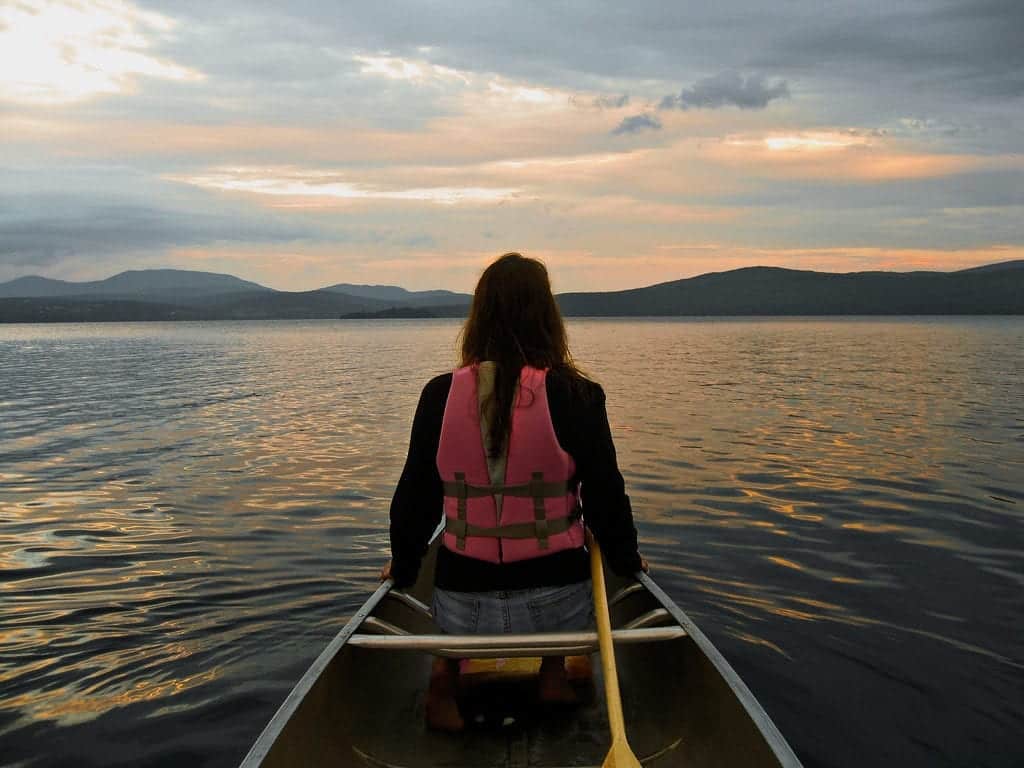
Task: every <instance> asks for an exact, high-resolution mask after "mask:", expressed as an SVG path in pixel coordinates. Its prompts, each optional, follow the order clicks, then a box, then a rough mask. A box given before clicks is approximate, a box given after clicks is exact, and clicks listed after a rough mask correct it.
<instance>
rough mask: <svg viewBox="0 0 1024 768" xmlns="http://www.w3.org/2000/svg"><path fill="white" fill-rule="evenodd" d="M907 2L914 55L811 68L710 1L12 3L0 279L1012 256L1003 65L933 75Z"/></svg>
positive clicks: (0, 181) (1016, 105) (331, 276)
mask: <svg viewBox="0 0 1024 768" xmlns="http://www.w3.org/2000/svg"><path fill="white" fill-rule="evenodd" d="M915 13H916V14H917V15H918V16H920V22H921V23H920V24H918V25H916V26H914V27H913V30H916V31H912V32H908V34H909V35H910V36H911V37H914V36H915V35H917V36H919V37H920V38H921V42H920V45H919V46H918V47H915V46H913V45H911V44H910V41H909V40H908V42H907V46H906V47H905V48H900V49H894V48H890V47H888V46H889V43H888V40H889V38H888V37H887V32H886V27H885V26H884V24H882V21H881V20H880V19H879V20H876V21H877V23H876V21H872V22H871V23H870V24H868V23H867V22H866V21H865V22H863V24H862V25H861V26H859V27H858V28H859V29H862V30H863V35H864V39H863V40H862V43H863V46H864V50H863V51H862V52H858V51H857V50H853V49H850V50H848V51H843V52H842V53H841V55H842V56H843V57H846V59H848V61H846V64H845V65H844V66H843V67H838V66H837V67H832V66H822V65H821V62H820V61H818V60H813V57H812V58H811V59H809V58H808V57H807V55H806V54H805V53H804V51H805V49H806V50H817V48H815V46H821V45H823V44H824V43H823V42H822V41H828V40H830V39H832V38H829V37H828V31H827V30H828V29H831V27H830V26H829V25H828V24H826V25H825V26H824V27H822V26H821V24H822V23H823V22H821V21H820V19H819V16H818V11H817V9H816V7H815V6H813V4H811V3H809V2H808V3H802V2H801V3H795V4H793V5H792V6H791V7H787V8H786V9H785V10H780V11H779V13H778V19H777V20H774V21H772V22H770V23H768V22H766V21H765V20H764V19H763V18H760V17H755V15H753V14H752V15H751V17H750V18H749V19H748V18H746V17H745V16H743V15H742V14H740V15H737V14H735V13H730V14H728V26H729V29H730V34H729V35H728V36H726V37H722V36H718V37H714V36H713V37H714V39H713V40H711V39H710V38H708V37H707V36H706V35H703V34H702V33H700V32H699V30H700V29H704V28H707V29H712V28H715V25H716V24H720V23H722V18H720V14H719V13H718V12H717V11H714V10H712V9H705V10H704V11H701V12H700V13H698V14H697V17H696V18H688V19H687V20H686V23H685V24H684V23H682V20H681V19H680V18H679V17H678V15H677V14H675V13H674V12H671V11H670V9H669V8H668V7H666V8H664V9H663V13H662V15H661V16H659V17H657V18H654V17H652V18H649V19H646V21H644V22H642V23H641V21H640V20H639V18H640V15H639V13H637V14H630V13H629V12H628V9H623V8H622V7H621V6H615V7H612V6H610V5H608V6H607V7H606V6H604V5H602V3H600V2H599V3H597V4H596V5H595V7H594V8H592V9H591V11H590V12H589V14H588V19H589V20H588V22H587V24H584V25H580V24H575V25H570V26H568V27H567V26H566V25H567V24H569V23H570V22H571V21H572V20H571V19H568V18H566V17H564V13H563V12H562V11H555V10H547V11H538V17H537V18H536V19H534V20H533V21H531V22H530V23H527V22H526V21H525V20H524V17H523V16H522V15H521V14H519V13H517V12H516V11H514V10H513V9H511V8H510V9H506V10H502V9H500V8H494V9H491V10H490V11H488V12H487V13H476V12H474V13H472V14H470V15H469V16H468V17H467V18H466V19H465V20H462V19H463V17H464V16H466V9H465V8H464V7H456V6H451V7H449V6H447V5H445V4H443V3H442V4H440V5H438V6H437V7H436V8H434V9H433V10H432V11H431V12H429V13H428V12H426V11H421V10H418V9H416V8H405V9H404V10H403V11H402V12H401V13H397V14H393V15H392V16H393V17H388V18H384V19H381V18H379V17H378V16H375V15H374V14H371V13H370V11H369V10H367V11H365V13H364V11H363V10H361V9H357V8H355V7H349V6H337V7H335V6H327V5H325V6H323V7H320V6H317V5H316V4H315V3H314V4H313V6H310V7H307V8H305V9H304V10H303V11H301V12H300V11H297V10H289V9H287V8H286V7H285V6H280V7H279V8H276V9H274V10H271V9H269V8H264V9H259V8H254V7H252V6H251V5H250V4H244V3H239V4H235V3H234V2H233V0H228V4H227V5H218V6H217V10H216V12H214V10H213V7H212V6H210V7H203V6H179V5H175V4H171V3H158V2H156V0H152V1H151V2H131V1H130V0H79V1H78V2H71V1H70V0H67V1H64V2H58V1H56V0H54V1H44V0H17V2H13V3H8V4H6V5H4V6H3V7H2V8H0V131H2V133H3V136H4V141H3V142H2V143H0V168H2V169H3V173H2V174H0V198H2V203H3V206H2V211H3V212H2V214H0V243H3V245H2V247H0V281H4V280H9V279H12V278H15V277H19V276H22V275H26V274H42V275H46V276H50V277H58V278H65V279H85V278H90V279H93V278H103V277H107V276H109V275H111V274H114V273H117V272H119V271H122V270H125V269H136V268H146V267H185V268H188V267H191V266H192V265H194V264H195V262H196V260H197V259H200V258H201V260H202V261H203V263H204V268H205V269H208V270H210V271H225V272H231V273H232V274H235V275H237V276H239V277H243V278H246V279H250V280H254V281H257V282H261V283H263V284H267V285H270V286H272V287H277V288H290V289H309V288H315V287H318V286H320V285H324V284H331V283H335V282H345V281H349V280H350V278H351V279H355V278H354V276H356V275H358V276H360V279H363V280H365V281H366V282H383V281H385V280H392V281H394V280H397V281H399V282H400V283H401V284H402V285H404V286H405V287H408V288H441V287H445V288H451V289H458V290H466V289H468V287H469V286H470V285H471V284H472V282H473V279H474V277H475V275H476V274H477V272H478V270H479V268H480V266H481V265H482V264H484V263H486V261H487V260H488V259H490V258H492V257H493V255H494V254H495V253H501V252H504V251H507V250H518V251H523V252H527V253H531V254H535V255H542V254H543V255H544V258H546V259H549V260H550V262H551V265H552V267H553V268H554V269H556V270H558V269H561V270H564V272H563V273H562V275H561V278H562V280H563V282H564V285H565V288H566V289H579V290H585V289H614V288H619V287H632V286H640V285H644V284H650V283H653V282H657V281H662V280H668V279H676V278H682V277H688V276H693V275H696V274H700V273H702V272H707V271H714V270H720V269H726V268H733V267H737V266H744V265H751V264H764V263H770V264H774V265H777V266H791V267H805V268H815V269H831V270H834V271H842V270H854V269H860V268H885V269H894V270H900V269H908V268H918V269H919V268H930V269H956V268H960V267H965V266H970V265H972V264H976V263H979V260H980V259H987V258H990V256H991V255H992V254H997V253H1000V254H1001V253H1003V252H1004V251H1005V252H1008V253H1013V252H1017V251H1018V250H1019V249H1020V248H1021V247H1022V245H1024V234H1022V231H1021V227H1020V225H1019V222H1020V221H1021V220H1022V218H1024V193H1022V191H1021V190H1024V145H1022V144H1021V141H1020V135H1019V133H1018V132H1016V131H1015V130H1014V128H1013V126H1014V125H1016V124H1018V123H1019V122H1020V120H1019V118H1021V117H1022V115H1021V114H1020V101H1019V99H1016V100H1015V97H1012V96H1009V95H1006V94H1010V93H1011V92H1012V88H1010V87H1009V86H1008V85H1006V83H1004V82H1003V79H1001V78H1005V77H1011V75H1010V74H1005V75H1003V74H1000V73H1001V72H1004V70H1005V67H1004V66H1003V65H1002V64H999V65H998V66H997V65H996V64H992V65H991V66H988V65H987V64H985V62H986V61H987V59H986V58H985V56H986V52H985V51H983V50H981V49H978V50H977V51H975V52H974V53H972V54H971V55H972V56H974V57H975V58H974V59H972V60H971V62H970V63H968V62H963V63H958V62H957V61H956V60H953V59H951V60H950V61H949V62H948V65H947V66H948V71H944V74H943V76H942V77H941V78H940V77H937V76H933V74H932V68H933V63H932V62H930V60H927V59H925V58H921V59H919V58H917V53H916V51H918V50H930V49H931V48H929V46H931V47H932V48H934V47H936V46H938V45H939V44H940V43H941V42H942V41H943V40H946V39H947V38H948V39H958V38H957V37H956V28H955V25H952V22H949V21H948V20H945V17H943V18H942V19H940V18H939V17H937V16H936V17H933V15H932V14H930V13H929V12H926V11H924V10H921V11H919V12H915ZM877 15H878V14H876V16H877ZM882 15H883V16H884V15H885V14H882ZM645 18H646V17H645ZM844 18H845V17H844ZM851 18H853V17H851ZM874 18H875V17H872V19H874ZM229 20H230V21H229ZM850 20H851V19H850V18H845V21H846V22H847V23H849V22H850ZM842 21H843V19H837V20H836V22H835V23H836V24H837V25H839V24H840V23H841V22H842ZM812 22H813V23H812ZM986 23H987V22H986ZM993 23H995V22H993ZM1007 23H1009V22H1007ZM559 25H561V27H559ZM702 25H703V26H702ZM943 25H947V26H943ZM947 27H948V28H947ZM556 28H563V29H564V28H571V29H573V30H574V31H573V33H572V35H571V40H570V41H569V42H567V40H566V39H565V38H564V36H555V37H552V35H554V31H553V30H554V29H556ZM654 28H658V29H659V30H660V33H659V34H654V33H653V32H652V30H653V29H654ZM839 28H842V27H841V26H840V27H839ZM556 37H557V39H558V40H560V41H561V42H560V44H557V45H556V44H555V39H556ZM801 40H803V43H800V41H801ZM880 51H884V52H885V54H884V55H882V54H881V53H880ZM837 55H840V54H837ZM869 70H870V71H872V72H873V73H874V75H876V76H872V77H870V78H863V79H858V76H857V73H860V72H867V71H869ZM957 72H962V73H970V78H974V80H971V79H970V78H968V77H967V75H966V74H964V75H963V76H962V77H957V76H956V73H957ZM968 82H975V83H976V84H977V89H976V90H975V91H971V90H970V89H969V88H968V87H967V86H966V85H965V83H968ZM152 222H159V226H153V224H152ZM812 253H813V254H828V256H827V257H826V256H821V257H811V256H808V255H807V254H812ZM186 254H187V256H186ZM245 254H249V257H248V258H245V256H244V255H245ZM272 254H276V255H273V257H272ZM911 254H912V256H911ZM446 258H447V259H448V261H447V262H445V259H446ZM300 263H301V264H302V265H303V267H302V269H292V268H291V267H290V266H289V265H296V264H300ZM399 263H400V264H401V265H402V267H401V269H400V270H399V271H398V272H396V271H395V270H394V269H393V266H392V265H394V264H399Z"/></svg>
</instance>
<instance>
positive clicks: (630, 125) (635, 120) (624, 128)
mask: <svg viewBox="0 0 1024 768" xmlns="http://www.w3.org/2000/svg"><path fill="white" fill-rule="evenodd" d="M660 130H661V120H659V119H658V118H656V117H655V116H654V115H630V116H629V117H626V118H623V120H622V122H621V123H619V124H618V126H617V127H616V128H615V129H614V130H613V131H612V134H614V135H615V136H621V135H622V134H624V133H639V132H640V131H660Z"/></svg>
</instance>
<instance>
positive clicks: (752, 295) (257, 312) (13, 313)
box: [0, 260, 1024, 322]
mask: <svg viewBox="0 0 1024 768" xmlns="http://www.w3.org/2000/svg"><path fill="white" fill-rule="evenodd" d="M471 298H472V297H471V296H470V295H468V294H465V293H455V292H453V291H445V290H434V291H409V290H406V289H405V288H400V287H398V286H391V285H355V284H350V283H339V284H337V285H331V286H327V287H325V288H320V289H318V290H314V291H298V292H296V291H278V290H274V289H272V288H267V287H265V286H262V285H259V284H258V283H253V282H249V281H247V280H241V279H239V278H237V277H233V276H231V275H223V274H214V273H210V272H195V271H188V270H176V269H153V270H132V271H128V272H122V273H120V274H117V275H114V276H113V277H110V278H107V279H106V280H97V281H92V282H68V281H64V280H52V279H50V278H45V277H38V276H28V277H21V278H17V279H15V280H11V281H9V282H6V283H0V322H73V321H93V322H95V321H115V320H270V319H322V318H341V317H346V318H400V317H411V318H422V317H464V316H465V314H466V310H467V308H468V306H469V303H470V300H471ZM557 298H558V302H559V305H560V306H561V308H562V311H563V313H564V314H566V315H569V316H577V317H579V316H607V317H642V316H657V317H673V316H688V315H690V316H692V315H717V316H722V315H747V316H749V315H908V314H928V315H931V314H938V315H942V314H1024V260H1018V261H1007V262H1001V263H999V264H988V265H985V266H982V267H974V268H972V269H964V270H959V271H956V272H852V273H842V274H840V273H831V272H811V271H804V270H792V269H782V268H780V267H745V268H742V269H735V270H730V271H727V272H712V273H709V274H705V275H700V276H698V277H692V278H687V279H683V280H673V281H671V282H666V283H658V284H656V285H650V286H647V287H644V288H632V289H628V290H621V291H603V292H587V293H581V292H574V293H562V294H559V295H558V297H557Z"/></svg>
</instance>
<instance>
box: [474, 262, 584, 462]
mask: <svg viewBox="0 0 1024 768" xmlns="http://www.w3.org/2000/svg"><path fill="white" fill-rule="evenodd" d="M484 360H493V361H494V362H495V364H496V371H495V382H494V394H493V395H492V397H493V398H494V401H493V405H494V411H493V418H492V421H491V429H490V434H489V435H488V438H489V439H488V441H487V442H488V445H487V452H488V453H489V454H490V455H491V456H497V455H499V454H500V453H501V452H502V449H503V447H504V445H505V440H506V438H507V436H508V430H509V425H510V424H511V419H512V406H513V402H514V400H515V397H516V392H517V385H518V384H519V375H520V371H521V370H522V368H523V366H524V365H529V366H532V367H534V368H551V369H554V370H560V371H563V372H565V373H568V374H569V376H570V380H574V381H578V380H585V379H586V378H587V377H586V375H585V374H584V373H583V372H582V371H580V369H579V368H577V367H576V364H575V363H574V362H573V359H572V355H571V354H570V353H569V341H568V337H567V336H566V333H565V323H563V322H562V314H561V312H559V311H558V304H557V303H556V302H555V297H554V295H552V293H551V281H550V280H549V279H548V270H547V268H546V267H545V266H544V264H543V263H542V262H541V261H538V260H537V259H530V258H527V257H525V256H522V255H521V254H518V253H506V254H505V255H504V256H502V257H501V258H499V259H497V260H496V261H494V262H493V263H492V264H491V265H490V266H489V267H487V269H485V270H484V272H483V274H482V275H480V280H479V282H478V283H477V284H476V291H474V293H473V303H472V305H471V306H470V308H469V317H467V318H466V324H465V326H464V327H463V329H462V365H464V366H465V365H473V364H474V363H480V362H483V361H484Z"/></svg>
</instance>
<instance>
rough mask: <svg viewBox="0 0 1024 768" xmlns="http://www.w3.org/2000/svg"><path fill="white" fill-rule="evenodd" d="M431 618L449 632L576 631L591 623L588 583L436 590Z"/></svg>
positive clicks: (592, 621) (475, 633) (464, 633)
mask: <svg viewBox="0 0 1024 768" xmlns="http://www.w3.org/2000/svg"><path fill="white" fill-rule="evenodd" d="M433 608H434V621H435V623H436V624H437V626H438V628H439V629H440V630H441V631H442V632H444V633H445V634H449V635H500V634H504V633H513V634H532V633H536V632H580V631H584V630H587V629H591V628H592V627H593V626H594V603H593V598H592V597H591V591H590V581H589V580H588V581H581V582H578V583H576V584H566V585H565V586H561V587H538V588H536V589H517V590H511V591H504V592H452V591H450V590H446V589H435V590H434V606H433Z"/></svg>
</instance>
